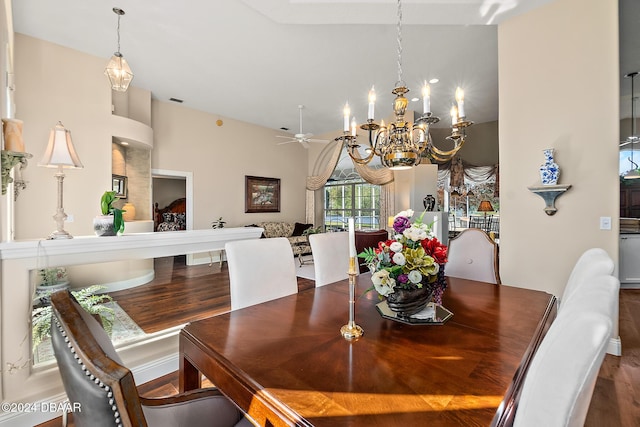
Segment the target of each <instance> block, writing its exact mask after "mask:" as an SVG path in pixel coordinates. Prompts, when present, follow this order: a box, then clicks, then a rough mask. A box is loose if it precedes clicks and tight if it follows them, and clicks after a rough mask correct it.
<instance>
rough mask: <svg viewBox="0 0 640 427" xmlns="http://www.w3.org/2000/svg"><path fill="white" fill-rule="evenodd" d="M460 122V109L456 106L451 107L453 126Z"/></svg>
mask: <svg viewBox="0 0 640 427" xmlns="http://www.w3.org/2000/svg"><path fill="white" fill-rule="evenodd" d="M457 123H458V109H457V108H456V107H455V105H454V106H453V107H451V126H455V125H456V124H457Z"/></svg>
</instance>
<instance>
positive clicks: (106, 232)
mask: <svg viewBox="0 0 640 427" xmlns="http://www.w3.org/2000/svg"><path fill="white" fill-rule="evenodd" d="M116 200H118V197H117V196H116V192H115V191H105V192H104V194H103V195H102V198H101V199H100V211H101V212H102V215H98V216H96V217H95V218H94V219H93V230H94V231H95V233H96V235H98V236H116V235H118V234H122V233H123V232H124V219H123V218H122V212H124V211H123V210H122V209H118V208H116V207H114V206H113V202H115V201H116Z"/></svg>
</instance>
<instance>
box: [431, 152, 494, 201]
mask: <svg viewBox="0 0 640 427" xmlns="http://www.w3.org/2000/svg"><path fill="white" fill-rule="evenodd" d="M499 172H500V168H499V166H498V165H493V166H475V165H472V164H471V163H467V162H465V161H464V160H462V159H461V158H460V157H458V156H455V157H454V158H453V159H451V161H450V162H446V163H442V164H439V165H438V182H446V180H447V178H448V179H449V187H450V188H462V187H464V180H465V179H467V180H468V181H471V182H484V181H487V180H488V179H489V178H491V177H492V176H495V179H496V182H495V184H494V190H493V194H494V196H495V197H499V196H500V173H499Z"/></svg>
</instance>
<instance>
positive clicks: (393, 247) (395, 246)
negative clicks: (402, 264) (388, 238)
mask: <svg viewBox="0 0 640 427" xmlns="http://www.w3.org/2000/svg"><path fill="white" fill-rule="evenodd" d="M389 249H391V250H392V251H393V252H400V251H402V243H400V242H393V243H392V244H391V245H390V246H389Z"/></svg>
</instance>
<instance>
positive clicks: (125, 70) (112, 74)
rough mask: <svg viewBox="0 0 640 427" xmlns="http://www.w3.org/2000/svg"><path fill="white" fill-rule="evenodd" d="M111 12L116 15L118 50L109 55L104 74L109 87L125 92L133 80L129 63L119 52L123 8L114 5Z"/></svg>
mask: <svg viewBox="0 0 640 427" xmlns="http://www.w3.org/2000/svg"><path fill="white" fill-rule="evenodd" d="M113 13H115V14H116V15H118V28H117V33H118V50H117V51H116V52H115V53H114V54H113V56H112V57H111V60H110V61H109V64H107V68H106V69H105V70H104V74H105V75H106V76H107V77H108V78H109V82H110V83H111V89H113V90H115V91H118V92H126V91H127V89H128V88H129V83H131V80H133V73H132V72H131V68H129V64H127V60H126V59H124V57H123V56H122V54H121V53H120V17H121V16H122V15H124V10H122V9H120V8H118V7H114V8H113Z"/></svg>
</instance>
